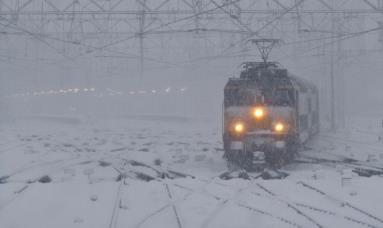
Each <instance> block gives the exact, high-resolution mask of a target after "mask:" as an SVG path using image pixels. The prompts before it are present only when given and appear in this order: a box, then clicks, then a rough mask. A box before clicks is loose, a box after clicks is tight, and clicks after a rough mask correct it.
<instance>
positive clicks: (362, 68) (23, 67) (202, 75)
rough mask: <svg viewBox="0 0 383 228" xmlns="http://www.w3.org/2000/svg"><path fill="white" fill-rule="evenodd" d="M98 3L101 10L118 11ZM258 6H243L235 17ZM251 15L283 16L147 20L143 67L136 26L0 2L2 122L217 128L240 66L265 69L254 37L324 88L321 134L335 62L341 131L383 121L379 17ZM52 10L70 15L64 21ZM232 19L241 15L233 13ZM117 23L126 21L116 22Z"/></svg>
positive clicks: (80, 12) (364, 7)
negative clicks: (60, 119)
mask: <svg viewBox="0 0 383 228" xmlns="http://www.w3.org/2000/svg"><path fill="white" fill-rule="evenodd" d="M97 2H98V4H99V7H101V6H102V7H104V8H105V9H107V8H108V7H109V8H111V6H112V5H113V3H114V1H105V2H103V1H97ZM206 2H208V1H206ZM23 3H25V6H24V5H23ZM49 3H50V4H49ZM115 3H116V4H117V2H115ZM330 3H331V2H330ZM330 3H329V4H330ZM145 4H147V7H148V9H149V8H151V7H155V6H156V5H158V3H156V2H155V1H147V2H146V3H145ZM236 4H237V3H236ZM251 4H252V1H242V2H239V3H238V6H241V7H246V6H250V5H251ZM254 4H255V5H256V7H255V9H257V10H271V9H275V10H279V11H280V13H279V14H278V13H276V15H272V14H270V15H268V14H260V15H256V14H255V15H251V14H249V13H243V14H241V12H236V11H235V12H234V11H233V12H234V13H237V14H238V15H239V16H240V18H239V19H238V18H237V19H233V18H231V19H230V17H229V15H226V13H225V12H224V11H222V10H220V9H219V8H218V9H215V10H212V12H215V11H218V12H220V14H218V15H215V14H214V13H213V14H209V13H205V14H206V15H205V14H204V13H201V16H195V17H196V18H198V20H199V21H197V22H196V21H193V19H195V18H193V16H190V15H179V16H174V17H173V18H171V16H169V15H166V14H159V15H157V14H156V16H153V14H151V13H150V10H148V9H146V10H148V11H149V12H148V14H149V15H147V16H146V18H145V20H144V24H145V25H146V26H147V30H148V32H147V33H144V35H143V50H142V54H143V58H142V61H143V64H142V67H141V57H140V39H139V38H140V36H139V31H138V29H139V21H140V17H139V16H140V15H138V14H137V15H136V17H135V16H134V15H133V16H132V15H130V14H129V15H124V14H117V15H108V14H101V15H96V16H93V18H92V17H90V16H88V15H87V14H84V12H85V11H86V10H88V11H95V12H96V11H97V9H96V8H97V4H95V3H91V2H87V1H78V2H77V3H76V2H75V3H74V4H72V5H70V1H69V0H68V1H67V3H66V1H48V2H44V1H37V0H35V1H31V3H29V2H27V1H26V2H22V1H20V2H18V3H15V2H13V1H3V4H2V5H1V10H2V12H3V16H1V25H2V28H1V31H2V35H1V37H0V50H1V62H0V67H1V75H0V76H1V96H2V98H1V109H2V110H3V115H2V116H3V117H5V116H8V117H9V116H13V117H15V116H28V115H63V116H66V115H69V116H70V115H73V116H129V115H143V116H148V115H165V116H183V117H200V118H210V119H220V118H221V114H220V113H221V106H222V99H223V87H224V85H225V83H226V81H227V79H228V78H229V77H233V76H237V77H238V75H239V65H240V64H241V63H242V62H244V61H260V60H261V58H260V55H259V52H258V50H257V49H256V47H255V46H252V45H251V44H250V43H248V42H246V41H247V40H248V39H250V38H256V37H263V38H277V39H281V40H282V42H281V44H280V45H279V46H278V47H276V48H274V49H273V50H272V52H271V54H270V61H278V62H280V63H281V64H282V65H283V66H284V67H286V68H287V69H288V70H289V71H290V72H291V73H292V74H295V75H297V76H299V77H302V78H306V79H309V80H311V81H312V82H314V83H315V84H316V85H317V86H318V88H319V89H320V98H321V119H322V123H323V124H325V125H326V123H327V122H328V121H329V116H328V113H329V107H330V103H331V102H330V99H331V97H330V95H329V94H330V71H331V62H332V64H333V72H334V77H335V88H336V89H335V91H336V92H335V99H336V102H335V103H336V108H337V110H336V114H337V118H338V121H337V122H338V123H340V122H342V119H347V118H348V117H352V116H359V117H360V116H363V115H368V116H374V117H377V116H379V115H381V114H382V113H383V110H382V103H383V101H382V99H381V96H382V94H381V83H382V80H383V79H381V72H382V67H381V63H382V52H381V50H382V43H380V42H379V40H380V39H381V33H382V32H381V30H379V29H376V28H379V27H378V26H379V21H380V18H381V14H379V13H376V12H375V11H374V10H373V8H371V6H369V5H368V4H365V3H360V2H359V1H346V2H345V3H343V4H340V3H337V2H336V1H335V2H333V3H331V4H333V7H334V8H336V9H337V10H339V13H333V14H330V13H315V10H317V11H318V12H321V10H322V11H323V10H328V8H327V9H326V5H324V4H322V3H321V1H305V2H304V3H301V4H298V5H297V6H295V5H294V4H293V1H286V2H284V3H283V5H284V6H285V7H287V6H290V7H291V8H288V9H287V10H285V11H283V9H282V8H281V5H278V4H277V3H276V1H259V2H257V3H254ZM331 4H330V5H331ZM7 6H8V7H12V6H14V7H16V8H17V7H19V8H20V7H24V8H22V9H21V10H20V15H19V16H18V18H14V17H13V18H12V15H11V14H8V12H9V9H8V8H7ZM53 6H55V7H57V8H58V9H64V8H65V7H69V6H70V7H69V8H67V9H66V10H67V11H62V12H61V14H60V11H54V7H53ZM44 7H45V8H44ZM81 7H83V8H81ZM116 7H117V8H116V10H117V9H118V10H120V11H124V10H140V9H141V8H140V7H141V5H140V4H138V3H133V2H129V1H123V2H122V3H119V4H118V6H116ZM163 7H164V8H161V9H163V10H170V9H172V10H176V9H178V10H183V9H185V10H186V9H187V7H188V6H187V5H185V4H183V3H182V1H174V2H169V3H166V4H165V6H163ZM205 7H206V9H205V10H209V9H214V7H216V6H215V4H212V3H210V4H207V5H206V6H205ZM225 7H226V8H225V9H227V10H233V9H232V8H231V7H232V5H231V4H228V5H227V6H225ZM253 7H254V6H253ZM327 7H328V6H327ZM249 9H251V8H249ZM98 10H100V9H98ZM200 10H201V12H203V9H200ZM310 10H311V11H310ZM342 10H343V11H344V12H341V11H342ZM295 11H297V12H295ZM299 11H301V14H300V13H299ZM306 11H307V12H312V13H304V12H306ZM358 11H361V12H359V13H358ZM23 12H24V13H23ZM32 12H35V13H32ZM36 12H37V13H36ZM41 12H47V14H46V15H44V14H41ZM69 12H71V14H70V13H69ZM97 12H98V11H97ZM137 12H138V11H137ZM153 12H154V11H153ZM153 12H152V13H153ZM209 12H210V11H209ZM337 12H338V11H337ZM76 13H77V14H76ZM285 14H286V15H285ZM332 15H333V16H332ZM124 17H125V18H124ZM187 17H190V18H188V20H187V21H183V20H184V18H187ZM121 18H122V19H124V20H125V21H123V22H121V21H119V20H120V19H121ZM177 20H180V22H177ZM115 21H117V22H115ZM241 21H246V23H247V25H248V26H250V27H251V28H248V30H252V31H258V30H259V33H257V34H246V33H245V32H244V31H246V28H247V27H248V26H245V25H241V23H240V22H241ZM257 23H258V24H257ZM127 24H131V26H130V27H128V25H127ZM39 26H40V27H39ZM162 27H164V28H162ZM196 28H205V29H207V31H202V30H201V31H199V30H198V29H196ZM193 29H194V32H193ZM209 29H217V31H214V30H212V31H209ZM371 29H372V30H373V31H369V30H371ZM164 30H166V31H167V32H166V31H164ZM187 30H189V31H192V32H185V31H187ZM219 30H222V31H221V32H219ZM223 30H232V32H230V33H229V32H224V31H223ZM154 31H157V33H155V32H154ZM159 31H164V32H159ZM235 31H237V32H235ZM132 34H133V35H132ZM130 36H132V37H130ZM124 39H126V40H124ZM91 88H92V89H94V91H90V89H91ZM60 90H61V92H60ZM77 90H78V92H75V91H77ZM84 90H86V91H85V92H84ZM343 116H344V117H343ZM339 125H342V124H339Z"/></svg>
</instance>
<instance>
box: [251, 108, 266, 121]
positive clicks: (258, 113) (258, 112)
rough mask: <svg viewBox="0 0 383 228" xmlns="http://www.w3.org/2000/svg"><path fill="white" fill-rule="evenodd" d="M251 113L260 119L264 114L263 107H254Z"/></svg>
mask: <svg viewBox="0 0 383 228" xmlns="http://www.w3.org/2000/svg"><path fill="white" fill-rule="evenodd" d="M253 115H254V117H255V118H257V119H261V118H263V116H264V115H265V110H264V109H263V108H260V107H258V108H255V109H254V112H253Z"/></svg>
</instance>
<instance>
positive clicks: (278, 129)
mask: <svg viewBox="0 0 383 228" xmlns="http://www.w3.org/2000/svg"><path fill="white" fill-rule="evenodd" d="M285 128H286V127H285V125H284V124H283V123H281V122H278V123H276V124H275V125H274V130H275V131H276V132H278V133H280V132H283V131H284V130H285Z"/></svg>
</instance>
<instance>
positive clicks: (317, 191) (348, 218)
mask: <svg viewBox="0 0 383 228" xmlns="http://www.w3.org/2000/svg"><path fill="white" fill-rule="evenodd" d="M297 184H299V185H301V186H303V187H305V188H307V189H309V190H311V191H313V192H315V193H317V194H320V195H322V196H325V197H326V198H327V199H329V198H331V199H336V200H337V201H339V202H341V203H342V205H343V206H345V207H348V208H350V209H352V210H354V211H356V212H358V213H360V214H362V215H365V216H367V217H369V218H370V219H372V220H374V221H376V222H378V223H380V224H382V225H383V219H382V218H380V217H378V216H376V215H373V214H372V213H370V212H367V211H366V210H364V209H361V208H359V207H357V206H355V205H353V204H351V203H350V202H347V201H344V200H341V199H338V198H336V197H334V196H332V195H330V194H328V193H326V192H324V191H323V190H320V189H318V188H316V187H314V186H311V185H309V184H307V183H305V182H303V181H299V182H298V183H297ZM345 219H347V220H349V221H355V222H357V223H359V222H360V220H357V219H352V218H350V217H345ZM360 224H365V225H367V226H369V227H376V226H375V225H371V224H368V223H365V222H362V223H360Z"/></svg>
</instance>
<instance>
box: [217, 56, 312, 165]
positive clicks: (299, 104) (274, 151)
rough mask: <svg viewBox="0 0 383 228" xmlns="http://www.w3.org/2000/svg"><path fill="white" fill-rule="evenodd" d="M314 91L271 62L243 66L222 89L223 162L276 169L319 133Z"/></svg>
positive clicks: (309, 84)
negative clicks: (238, 74)
mask: <svg viewBox="0 0 383 228" xmlns="http://www.w3.org/2000/svg"><path fill="white" fill-rule="evenodd" d="M318 111H319V102H318V90H317V88H316V87H315V86H314V85H313V84H311V83H310V82H308V81H306V80H303V79H300V78H297V77H295V76H293V75H292V74H290V73H289V72H288V71H287V69H284V68H283V67H281V65H280V64H278V63H276V62H267V61H266V58H265V59H264V61H263V62H246V63H243V64H242V71H241V73H240V76H239V78H230V79H229V81H228V82H227V84H226V86H225V89H224V102H223V142H224V151H225V153H224V158H225V159H226V160H227V163H228V165H229V168H230V167H232V166H235V167H241V168H245V169H247V170H253V169H263V168H264V167H266V166H268V165H271V166H273V167H280V166H282V165H283V164H285V163H286V162H288V161H291V160H292V159H293V158H294V156H295V154H296V153H297V151H298V148H299V146H301V145H302V144H304V143H305V142H307V140H308V139H310V137H312V136H313V135H315V134H316V133H317V132H318V131H319V112H318Z"/></svg>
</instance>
